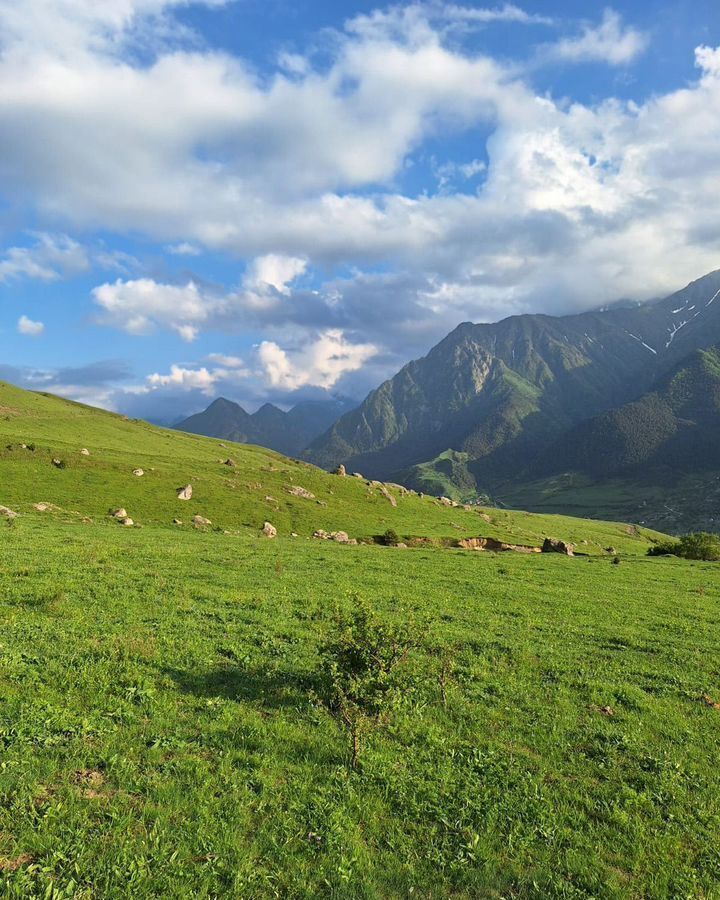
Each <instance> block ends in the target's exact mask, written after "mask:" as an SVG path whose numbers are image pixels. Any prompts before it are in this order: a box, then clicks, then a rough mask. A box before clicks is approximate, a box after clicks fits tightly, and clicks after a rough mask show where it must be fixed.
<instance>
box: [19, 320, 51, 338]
mask: <svg viewBox="0 0 720 900" xmlns="http://www.w3.org/2000/svg"><path fill="white" fill-rule="evenodd" d="M17 330H18V333H19V334H25V335H27V336H28V337H39V335H41V334H42V333H43V331H45V325H44V324H43V323H42V322H34V321H33V320H32V319H29V318H28V317H27V316H20V318H19V319H18V323H17Z"/></svg>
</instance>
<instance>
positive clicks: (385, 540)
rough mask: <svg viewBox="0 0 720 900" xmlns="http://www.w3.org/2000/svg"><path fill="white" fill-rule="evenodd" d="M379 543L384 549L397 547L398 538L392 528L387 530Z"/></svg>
mask: <svg viewBox="0 0 720 900" xmlns="http://www.w3.org/2000/svg"><path fill="white" fill-rule="evenodd" d="M380 542H381V543H382V544H384V545H385V546H386V547H397V545H398V544H399V543H400V536H399V535H398V533H397V531H395V529H394V528H388V530H387V531H386V532H385V534H384V535H383V536H382V537H381V539H380Z"/></svg>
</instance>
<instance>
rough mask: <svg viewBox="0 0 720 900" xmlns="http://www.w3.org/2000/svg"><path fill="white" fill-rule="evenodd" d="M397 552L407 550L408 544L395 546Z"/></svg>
mask: <svg viewBox="0 0 720 900" xmlns="http://www.w3.org/2000/svg"><path fill="white" fill-rule="evenodd" d="M395 549H396V550H407V544H403V543H402V542H401V543H399V544H395Z"/></svg>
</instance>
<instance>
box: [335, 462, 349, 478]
mask: <svg viewBox="0 0 720 900" xmlns="http://www.w3.org/2000/svg"><path fill="white" fill-rule="evenodd" d="M335 474H336V475H339V476H340V477H341V478H345V476H346V475H347V470H346V468H345V466H344V465H343V464H342V463H340V465H339V466H338V467H337V469H335Z"/></svg>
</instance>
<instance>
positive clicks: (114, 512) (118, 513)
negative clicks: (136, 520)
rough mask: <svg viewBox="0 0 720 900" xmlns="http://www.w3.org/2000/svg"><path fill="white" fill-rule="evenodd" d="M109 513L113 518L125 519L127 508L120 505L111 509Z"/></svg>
mask: <svg viewBox="0 0 720 900" xmlns="http://www.w3.org/2000/svg"><path fill="white" fill-rule="evenodd" d="M110 515H111V516H112V517H113V518H114V519H127V510H126V509H125V508H124V507H122V506H121V507H120V509H111V510H110Z"/></svg>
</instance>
